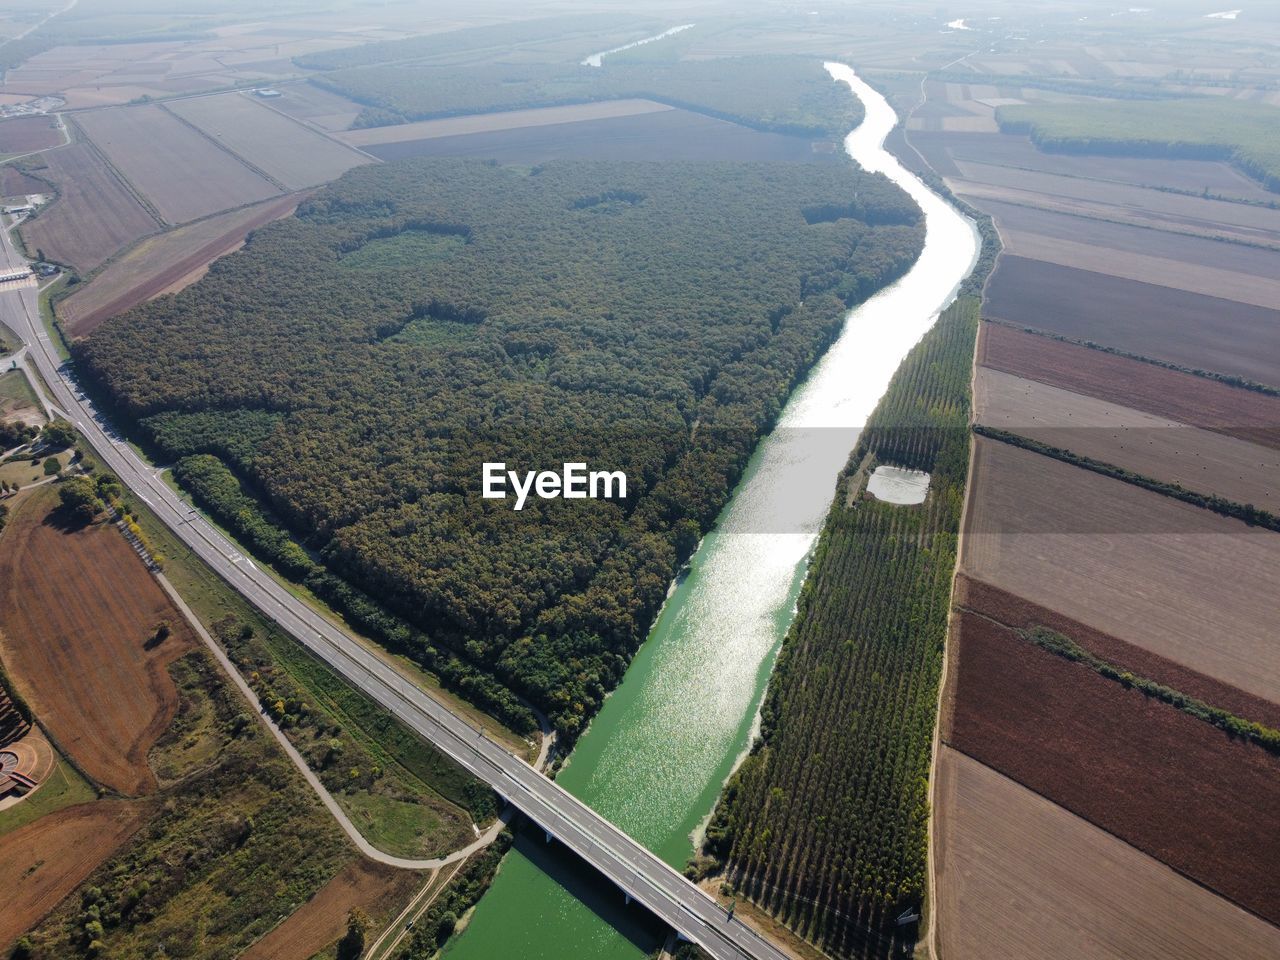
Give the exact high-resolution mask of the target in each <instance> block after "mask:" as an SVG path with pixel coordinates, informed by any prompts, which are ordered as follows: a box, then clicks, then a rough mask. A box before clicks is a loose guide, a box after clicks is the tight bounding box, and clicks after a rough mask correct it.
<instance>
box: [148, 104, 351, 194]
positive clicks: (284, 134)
mask: <svg viewBox="0 0 1280 960" xmlns="http://www.w3.org/2000/svg"><path fill="white" fill-rule="evenodd" d="M168 109H169V110H171V111H172V112H173V113H174V114H175V115H177V116H179V117H181V118H182V119H183V120H186V121H187V122H188V123H190V124H192V125H194V126H196V127H198V128H199V129H200V130H201V131H202V132H204V133H205V134H206V135H207V136H208V137H210V138H212V139H213V140H215V141H216V142H218V143H220V144H221V145H222V146H223V147H225V148H226V149H228V150H230V151H231V152H233V153H234V154H236V155H237V156H239V157H242V158H243V159H244V160H245V161H247V162H248V163H250V164H252V165H253V167H254V168H256V169H258V170H261V171H263V172H264V173H265V174H266V175H267V176H268V177H270V178H271V179H272V180H274V181H276V182H277V183H280V184H282V185H283V186H284V187H285V188H286V189H288V190H299V189H301V188H303V187H312V186H315V185H316V184H319V183H324V182H326V181H328V180H333V179H334V178H336V177H338V176H340V175H341V174H343V173H344V172H345V171H347V170H350V169H351V168H352V167H355V166H359V165H360V164H362V163H368V162H369V160H368V158H367V157H364V156H362V155H361V154H360V153H358V152H356V151H355V150H353V149H351V148H349V147H345V146H343V145H342V144H340V143H337V142H336V141H334V140H330V139H329V138H328V137H326V136H324V135H322V134H320V133H317V132H316V131H315V130H313V129H312V128H310V127H307V126H305V125H304V124H302V123H299V122H298V121H297V120H293V119H291V118H289V117H286V116H283V115H282V114H279V113H277V112H276V111H274V110H272V109H270V108H269V107H265V106H263V105H261V104H258V103H254V102H253V101H252V100H250V99H249V98H248V97H246V96H243V95H241V94H235V93H232V94H224V95H222V96H215V97H196V98H193V99H189V100H177V101H174V102H173V103H172V104H170V105H169V107H168ZM255 199H256V198H255Z"/></svg>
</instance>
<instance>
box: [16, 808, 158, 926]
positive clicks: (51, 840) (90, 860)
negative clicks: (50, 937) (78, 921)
mask: <svg viewBox="0 0 1280 960" xmlns="http://www.w3.org/2000/svg"><path fill="white" fill-rule="evenodd" d="M149 814H150V808H149V806H148V804H147V803H145V802H143V801H137V800H132V801H131V800H98V801H95V802H93V803H82V804H80V805H78V806H74V807H68V808H67V809H65V810H60V811H58V812H56V813H50V814H48V815H47V816H45V817H41V818H40V819H39V820H37V821H35V822H34V823H30V824H27V825H26V826H24V827H20V828H18V829H17V830H14V831H11V832H10V833H6V834H4V835H2V836H0V884H3V888H4V890H5V891H6V895H5V908H4V910H3V911H2V912H0V950H6V951H7V948H8V947H9V946H11V945H12V944H13V941H14V940H16V939H17V938H18V937H19V936H20V935H21V934H22V933H24V932H25V931H26V930H27V929H29V928H30V927H31V926H32V925H33V924H34V923H35V922H36V921H37V920H39V919H40V918H41V917H42V916H44V915H45V914H46V913H48V912H49V911H50V910H51V909H53V908H54V907H55V906H57V904H58V903H59V901H61V900H62V899H63V898H64V897H66V896H67V895H68V894H69V893H71V891H73V890H74V889H75V888H76V887H78V886H79V885H80V884H81V883H82V882H83V881H84V880H85V878H86V877H88V876H89V875H90V874H91V873H93V871H94V870H95V869H97V867H98V865H99V864H100V863H102V861H103V860H105V859H107V858H108V857H110V856H111V855H112V854H113V853H114V852H115V851H116V850H117V849H119V847H120V846H121V844H123V843H125V842H126V841H127V840H128V839H129V838H130V837H131V836H132V835H133V834H134V833H135V832H136V831H137V830H138V829H139V828H140V827H141V826H142V825H143V824H144V823H145V822H146V820H147V817H148V816H149Z"/></svg>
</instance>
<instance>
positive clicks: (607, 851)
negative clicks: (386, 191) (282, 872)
mask: <svg viewBox="0 0 1280 960" xmlns="http://www.w3.org/2000/svg"><path fill="white" fill-rule="evenodd" d="M0 248H2V249H0V261H7V262H8V263H9V264H11V265H14V266H16V267H21V266H23V265H25V263H26V261H25V259H24V258H22V256H21V255H20V254H18V253H17V251H16V250H14V248H13V241H12V239H11V237H10V236H9V231H8V230H5V229H0ZM2 265H3V264H0V266H2ZM0 322H3V323H4V324H5V325H6V326H8V327H9V328H10V329H12V330H13V332H14V333H16V334H17V335H18V337H19V338H21V339H22V340H23V341H24V342H25V343H26V345H27V346H28V347H29V351H28V359H29V360H30V361H31V362H32V363H34V365H35V367H36V369H37V370H38V371H39V372H40V375H41V376H42V377H43V378H44V381H45V384H46V385H47V387H48V388H49V391H50V392H51V393H52V397H53V401H54V403H55V405H56V406H58V407H59V408H61V409H62V410H63V411H65V412H66V413H68V414H69V415H70V419H71V420H72V422H73V423H75V425H76V427H77V428H78V429H79V430H80V432H81V433H82V434H83V435H84V437H85V438H86V440H87V441H88V442H89V444H90V445H91V446H92V447H93V448H94V450H95V451H96V452H97V454H98V457H99V458H100V459H101V461H102V462H103V464H104V465H105V466H106V467H107V468H109V469H110V470H111V471H112V472H113V473H115V474H116V475H117V476H118V477H119V478H120V480H121V481H122V482H123V483H124V485H125V486H127V487H128V488H129V489H130V490H131V491H132V492H133V494H134V495H135V496H136V497H138V498H139V499H140V500H142V501H143V502H144V503H145V504H147V506H148V507H150V508H151V510H152V512H153V513H155V514H156V516H158V517H159V518H160V520H161V521H162V522H163V523H165V524H166V525H167V526H168V527H169V528H170V529H172V530H173V532H174V534H175V535H176V536H177V537H179V539H181V540H182V541H183V543H185V544H186V545H187V547H189V548H190V549H191V550H192V551H193V552H194V553H196V554H197V555H198V556H199V557H200V558H201V559H202V560H203V561H204V562H205V563H207V564H208V565H209V566H210V567H211V568H212V569H213V570H214V571H216V572H217V573H218V575H219V576H221V577H222V578H223V579H224V580H226V581H227V583H229V584H230V585H231V586H232V587H233V588H234V589H235V590H237V591H238V592H239V593H241V594H242V595H243V596H244V597H245V598H246V599H247V600H248V601H249V602H250V603H252V604H253V605H254V606H255V607H257V608H258V609H259V610H261V611H262V612H263V613H265V614H266V615H267V616H269V617H271V618H272V619H273V620H275V621H276V623H278V624H279V625H280V626H281V628H283V629H284V630H285V631H287V632H288V633H289V634H290V635H291V636H293V637H294V638H295V639H297V640H298V641H299V642H300V643H302V644H303V645H304V646H305V647H307V648H308V649H309V650H311V651H312V652H313V653H314V654H315V655H316V656H318V657H320V658H321V659H322V660H324V661H325V662H326V663H328V664H329V665H330V666H331V667H332V668H333V669H334V670H336V671H337V672H338V673H339V674H341V675H342V676H343V677H344V678H345V679H346V680H347V681H348V682H349V683H351V684H352V685H354V686H356V687H358V688H359V689H361V690H363V691H364V692H365V693H366V694H367V695H368V696H369V697H371V698H372V699H373V700H374V701H375V702H377V703H379V704H381V705H382V706H383V707H385V708H386V709H388V710H390V711H391V712H392V713H393V714H395V715H396V716H397V717H399V718H400V720H401V721H402V722H403V723H405V724H406V725H407V726H409V727H410V728H411V729H413V730H414V731H416V732H417V733H418V734H419V735H420V736H422V737H424V738H426V739H427V740H429V741H430V742H431V743H433V744H435V745H436V746H437V747H438V748H439V749H441V750H443V751H444V752H445V753H447V754H448V755H449V756H450V757H452V758H453V759H454V760H456V761H457V762H458V763H459V764H461V765H462V766H463V767H465V768H466V769H467V770H469V771H470V772H471V773H473V774H474V775H475V776H476V777H478V778H479V779H481V780H483V781H485V782H486V783H488V784H489V785H490V786H492V787H493V789H494V790H495V791H497V793H498V794H499V795H500V796H502V797H503V798H504V799H505V800H507V801H508V802H509V803H510V804H511V805H512V806H514V807H516V808H517V809H519V810H520V811H521V812H523V813H524V814H525V815H527V816H528V817H529V818H530V819H531V820H533V821H534V822H535V823H537V824H538V825H539V826H541V827H542V828H543V829H544V830H545V831H546V832H547V834H548V837H549V838H550V837H555V838H556V839H558V840H559V841H560V842H561V843H563V844H564V845H565V846H567V847H568V848H569V849H571V850H573V851H574V852H575V853H576V854H578V855H579V856H580V857H582V858H583V859H584V860H586V861H587V862H588V863H590V864H591V865H592V866H594V867H595V868H596V869H597V870H599V871H600V872H601V873H603V874H604V875H605V876H607V877H608V878H609V879H611V880H612V881H613V882H614V883H615V884H616V885H617V886H618V887H619V888H620V891H621V893H622V894H624V895H625V896H627V897H628V898H634V899H636V900H638V901H639V902H640V903H642V904H644V905H645V906H646V907H648V908H649V910H651V911H652V912H653V913H654V914H655V915H657V916H658V917H660V918H661V919H662V920H663V921H664V922H666V923H667V924H668V925H670V926H671V927H672V929H674V930H676V931H677V932H678V933H679V934H680V935H681V936H683V937H684V938H685V939H687V940H691V941H693V942H694V943H697V944H698V945H699V946H701V947H702V948H703V949H704V950H706V951H707V953H708V954H710V955H711V956H712V957H714V958H716V960H736V958H753V960H786V958H787V954H786V953H784V952H783V951H782V950H780V949H779V948H778V947H776V946H774V945H773V944H771V943H769V942H768V941H766V940H765V939H764V938H763V937H761V936H760V935H759V934H758V933H756V932H755V931H754V930H752V929H751V928H750V927H747V926H746V925H744V924H743V923H742V922H741V921H739V920H737V919H736V918H733V917H731V916H729V915H727V914H726V912H725V910H724V908H722V907H721V906H720V905H719V904H718V903H716V901H715V900H713V899H712V898H711V897H710V896H709V895H708V894H706V893H704V892H703V891H701V890H699V889H698V888H697V887H696V886H694V885H693V884H692V883H690V882H689V881H688V880H686V879H685V878H684V876H683V875H681V874H680V873H678V872H677V871H676V870H674V869H673V868H671V867H670V866H668V865H667V864H666V863H664V862H663V861H662V860H660V859H659V858H658V857H656V856H655V855H654V854H653V853H651V852H650V851H649V850H647V849H646V848H644V847H643V846H641V845H640V844H638V843H636V842H635V841H634V840H632V839H631V838H630V837H628V836H627V835H626V834H625V833H623V832H622V831H621V830H619V829H618V828H617V827H615V826H614V825H613V824H611V823H610V822H609V821H608V820H606V819H605V818H604V817H602V816H600V815H599V814H598V813H596V812H595V811H594V810H592V809H591V808H590V807H588V806H587V805H586V804H584V803H582V802H581V801H580V800H578V799H577V798H576V797H574V796H573V795H572V794H570V793H568V792H567V791H566V790H564V789H562V788H561V787H559V786H557V785H556V784H555V783H554V782H553V781H551V780H548V779H547V778H546V777H544V776H543V775H542V774H540V773H539V772H538V771H536V770H534V769H533V768H532V767H530V766H529V765H528V764H527V763H525V761H523V760H522V759H520V758H519V757H517V756H515V755H514V754H512V753H509V752H508V751H507V750H506V749H505V748H504V747H502V746H500V745H499V744H497V743H495V742H494V741H492V740H490V739H489V738H488V737H486V736H485V734H484V731H483V730H482V729H477V728H476V727H473V726H471V724H470V723H469V722H468V721H467V720H465V719H463V718H462V717H459V716H457V715H456V714H454V713H452V712H451V711H449V710H448V709H447V708H446V707H445V706H444V705H443V704H441V703H439V702H438V701H436V700H434V699H432V698H431V697H430V696H428V695H427V694H425V693H423V692H422V691H421V690H419V689H418V688H417V686H416V685H415V684H414V683H413V682H412V681H411V680H409V679H407V678H406V677H404V676H403V675H401V674H400V673H399V672H398V671H397V670H396V669H395V668H394V667H392V666H390V665H389V664H387V663H386V662H384V661H383V660H382V659H380V658H379V657H378V656H377V655H375V654H374V653H372V652H370V651H369V650H366V649H365V648H364V647H363V646H361V645H360V643H359V642H357V641H356V640H354V639H352V638H351V637H349V636H348V635H347V634H346V633H344V632H343V631H342V630H340V629H339V628H338V627H336V626H335V625H334V624H332V623H330V622H329V621H328V620H327V619H325V618H324V617H322V616H321V615H320V614H318V613H316V612H315V611H314V610H312V609H311V608H310V607H309V606H307V605H306V604H305V603H303V602H302V601H301V600H299V599H297V598H296V597H294V596H293V595H292V594H291V593H289V592H288V591H287V590H286V589H285V588H284V587H282V586H281V585H280V584H279V583H277V582H276V581H275V580H274V579H272V577H270V576H269V575H268V574H266V573H265V572H263V571H262V570H259V569H258V568H257V566H255V565H254V564H253V563H252V562H251V561H249V560H248V559H247V558H246V557H245V556H244V555H242V554H241V553H240V552H239V551H238V550H237V549H236V548H235V546H234V545H233V544H232V543H231V542H230V541H228V540H227V539H226V538H225V537H224V536H223V535H222V534H221V533H219V532H218V531H217V530H216V529H214V528H213V527H212V526H211V525H210V524H209V523H207V522H206V521H205V520H204V519H203V518H202V517H201V516H200V515H199V514H198V513H197V512H196V511H195V510H193V509H192V508H191V507H189V506H187V505H186V504H185V503H183V502H182V501H181V500H180V499H179V498H178V496H177V495H176V494H175V493H174V492H173V491H172V490H170V489H169V487H168V486H166V485H165V483H164V481H163V480H162V479H160V476H159V472H158V471H157V470H156V469H155V468H154V467H152V466H150V465H149V464H147V463H146V462H145V461H144V460H143V459H142V458H141V457H139V456H138V455H137V454H136V453H134V451H133V450H132V449H131V448H130V447H129V446H128V445H127V444H125V442H124V440H123V438H122V437H120V436H119V434H117V433H116V432H115V431H114V430H113V429H112V428H111V426H110V424H109V423H108V421H107V420H106V419H105V418H104V417H102V416H101V415H99V414H98V413H97V411H95V410H94V408H93V406H92V404H91V403H90V402H89V401H88V400H87V398H85V396H84V395H83V394H82V393H80V392H79V390H78V389H77V388H76V385H75V381H74V373H73V371H72V369H71V367H70V365H69V364H63V363H62V361H61V359H60V358H59V356H58V354H57V351H56V350H55V349H54V347H53V344H52V343H51V342H50V339H49V335H48V333H46V332H45V330H44V327H43V325H42V323H41V320H40V313H39V303H38V293H37V291H36V290H35V289H34V288H24V289H19V290H11V291H4V292H0Z"/></svg>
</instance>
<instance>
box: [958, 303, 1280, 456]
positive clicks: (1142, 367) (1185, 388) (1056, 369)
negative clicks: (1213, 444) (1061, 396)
mask: <svg viewBox="0 0 1280 960" xmlns="http://www.w3.org/2000/svg"><path fill="white" fill-rule="evenodd" d="M978 350H979V353H978V362H979V363H980V364H982V365H983V366H986V367H990V368H993V369H996V370H1002V371H1005V372H1006V373H1011V374H1013V375H1015V376H1019V377H1025V378H1027V379H1030V380H1037V381H1039V382H1040V383H1044V384H1051V385H1053V386H1056V387H1060V388H1061V389H1064V390H1070V391H1073V392H1075V393H1079V394H1085V395H1088V396H1091V397H1097V398H1099V399H1101V400H1105V401H1107V402H1109V403H1114V404H1119V405H1121V406H1129V407H1133V408H1136V409H1139V410H1144V411H1147V412H1148V413H1152V414H1156V415H1158V416H1163V417H1168V418H1170V419H1171V420H1176V421H1178V422H1180V423H1185V424H1188V425H1190V426H1194V427H1200V428H1202V429H1205V430H1213V431H1216V432H1218V433H1222V434H1225V435H1227V436H1231V437H1238V438H1240V439H1242V440H1247V441H1249V442H1251V443H1257V444H1264V445H1266V446H1269V447H1272V448H1280V397H1274V396H1270V395H1268V394H1264V393H1258V392H1256V391H1253V390H1241V389H1239V388H1237V387H1232V386H1229V385H1227V384H1225V383H1219V382H1216V381H1214V380H1210V379H1207V378H1205V377H1198V376H1195V375H1194V374H1190V373H1184V372H1183V371H1180V370H1170V369H1167V368H1164V367H1160V366H1156V365H1155V364H1150V363H1143V362H1142V361H1139V360H1132V359H1130V358H1128V357H1122V356H1117V355H1116V354H1112V353H1106V352H1103V351H1101V350H1094V349H1090V348H1089V347H1084V346H1078V345H1076V344H1071V343H1063V342H1061V341H1057V340H1052V339H1049V338H1047V337H1041V336H1037V335H1035V334H1032V333H1026V332H1024V331H1021V330H1015V329H1013V328H1011V327H1007V326H1004V325H1003V324H995V323H986V324H983V326H982V332H981V334H980V336H979V338H978Z"/></svg>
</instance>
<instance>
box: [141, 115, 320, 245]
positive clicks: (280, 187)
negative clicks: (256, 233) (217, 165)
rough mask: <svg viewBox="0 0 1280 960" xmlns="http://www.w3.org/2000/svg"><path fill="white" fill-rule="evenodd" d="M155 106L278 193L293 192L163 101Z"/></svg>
mask: <svg viewBox="0 0 1280 960" xmlns="http://www.w3.org/2000/svg"><path fill="white" fill-rule="evenodd" d="M213 96H233V94H213ZM191 99H200V98H198V97H192V98H191ZM156 106H157V107H159V108H160V109H161V110H163V111H164V112H165V113H167V114H168V115H169V116H171V117H173V119H175V120H177V121H178V122H179V123H181V124H182V125H183V126H186V127H190V128H191V129H192V130H194V131H195V132H196V133H198V134H199V135H200V136H201V137H203V138H204V139H205V140H207V141H209V142H210V143H212V144H213V145H214V146H215V147H217V148H218V149H219V150H221V151H222V152H223V153H225V154H226V155H227V156H229V157H231V159H233V160H235V161H236V162H237V163H239V164H241V165H242V166H245V167H248V168H249V169H250V170H252V171H253V172H254V173H256V174H257V175H258V176H260V177H262V178H263V179H264V180H266V181H267V183H269V184H271V185H272V186H273V187H275V188H276V189H277V190H279V191H280V193H282V194H284V193H293V192H295V191H293V190H290V189H289V188H288V187H286V186H285V185H284V184H283V183H281V182H280V181H279V180H277V179H276V178H275V177H273V176H271V174H269V173H267V171H265V170H263V169H262V168H261V167H259V166H256V165H255V164H252V163H250V162H249V161H248V160H246V159H245V158H244V157H242V156H240V154H238V153H236V152H235V151H234V150H232V149H231V148H230V147H228V146H227V145H226V144H225V143H222V142H220V141H219V140H218V139H217V138H216V137H214V136H213V135H212V134H210V133H208V132H207V131H205V130H201V129H200V128H199V127H197V126H196V125H195V124H194V123H192V122H191V121H190V120H188V119H187V118H186V117H184V116H181V115H180V114H178V113H175V112H174V111H173V110H170V109H169V107H168V106H167V105H166V104H163V103H157V104H156ZM278 195H279V194H277V196H278ZM266 199H268V200H269V199H271V198H270V197H268V198H266ZM258 202H259V203H261V202H262V201H258ZM242 206H248V204H243V205H242ZM229 209H230V210H239V209H241V208H240V207H230V208H229ZM225 212H227V211H223V210H218V211H215V212H214V213H213V214H210V216H217V214H219V213H225ZM190 222H191V223H195V222H196V221H194V220H192V221H190Z"/></svg>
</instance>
